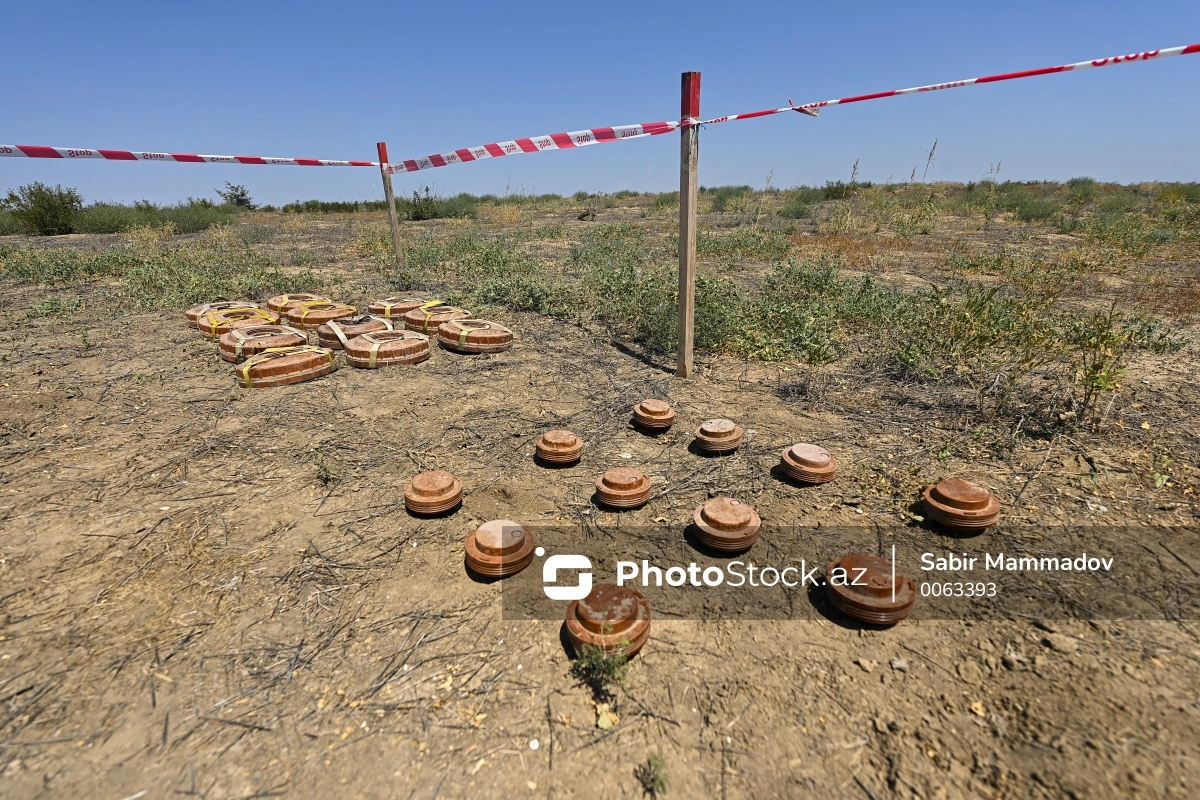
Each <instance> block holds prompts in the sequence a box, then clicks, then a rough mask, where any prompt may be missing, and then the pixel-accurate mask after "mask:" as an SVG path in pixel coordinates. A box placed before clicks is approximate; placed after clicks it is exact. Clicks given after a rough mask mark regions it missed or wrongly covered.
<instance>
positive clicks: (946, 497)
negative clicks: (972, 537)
mask: <svg viewBox="0 0 1200 800" xmlns="http://www.w3.org/2000/svg"><path fill="white" fill-rule="evenodd" d="M924 500H925V510H926V514H927V516H928V517H929V518H930V519H931V520H933V521H934V522H936V523H937V524H938V525H941V526H943V527H945V528H949V529H950V530H954V531H962V532H977V531H981V530H983V529H984V528H988V527H991V526H992V525H995V524H996V522H997V520H999V519H1000V500H999V499H998V498H997V497H996V496H995V495H994V494H992V493H991V492H989V491H988V490H987V489H985V488H983V487H982V486H980V485H979V484H977V483H971V482H970V481H965V480H962V479H959V478H949V479H947V480H944V481H942V482H941V483H938V484H935V485H933V486H930V487H929V488H927V489H926V490H925V492H924Z"/></svg>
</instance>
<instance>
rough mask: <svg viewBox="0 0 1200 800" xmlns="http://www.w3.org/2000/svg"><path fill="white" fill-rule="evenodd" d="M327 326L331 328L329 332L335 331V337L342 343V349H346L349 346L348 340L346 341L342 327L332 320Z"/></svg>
mask: <svg viewBox="0 0 1200 800" xmlns="http://www.w3.org/2000/svg"><path fill="white" fill-rule="evenodd" d="M325 324H326V325H328V326H329V330H331V331H333V335H334V336H336V337H337V338H338V341H339V342H341V343H342V347H345V346H346V345H347V344H348V340H347V339H346V334H345V332H344V331H343V330H342V326H341V325H338V324H337V320H336V319H331V320H329V322H327V323H325Z"/></svg>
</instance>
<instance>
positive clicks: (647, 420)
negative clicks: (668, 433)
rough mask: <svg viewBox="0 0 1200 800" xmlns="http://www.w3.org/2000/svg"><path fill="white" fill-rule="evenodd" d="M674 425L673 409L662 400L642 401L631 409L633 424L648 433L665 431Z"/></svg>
mask: <svg viewBox="0 0 1200 800" xmlns="http://www.w3.org/2000/svg"><path fill="white" fill-rule="evenodd" d="M674 423H675V409H673V408H671V406H670V405H668V404H667V403H665V402H664V401H662V400H643V401H642V402H640V403H638V404H637V405H635V406H634V407H633V424H635V425H637V426H638V427H639V428H643V429H645V430H648V431H665V430H666V429H667V428H670V427H671V426H672V425H673V424H674Z"/></svg>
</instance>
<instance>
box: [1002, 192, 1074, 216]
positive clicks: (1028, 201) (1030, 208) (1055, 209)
mask: <svg viewBox="0 0 1200 800" xmlns="http://www.w3.org/2000/svg"><path fill="white" fill-rule="evenodd" d="M1001 207H1002V208H1004V210H1006V211H1010V212H1012V215H1013V216H1015V217H1016V218H1017V219H1019V220H1021V221H1022V222H1039V221H1041V220H1046V219H1050V218H1051V217H1053V216H1055V215H1056V214H1059V213H1061V212H1062V207H1061V206H1060V205H1059V204H1058V201H1057V200H1054V199H1053V198H1051V197H1038V196H1036V195H1033V194H1029V193H1026V192H1020V193H1016V192H1013V193H1008V194H1007V195H1005V198H1004V201H1003V204H1002V206H1001Z"/></svg>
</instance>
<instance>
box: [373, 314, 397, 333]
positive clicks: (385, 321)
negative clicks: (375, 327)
mask: <svg viewBox="0 0 1200 800" xmlns="http://www.w3.org/2000/svg"><path fill="white" fill-rule="evenodd" d="M368 316H369V317H370V318H371V319H374V320H378V321H380V322H382V323H383V325H384V328H385V329H386V330H389V331H394V330H396V328H395V326H393V325H392V320H391V319H390V318H389V317H381V316H379V315H378V314H369V315H368Z"/></svg>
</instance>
